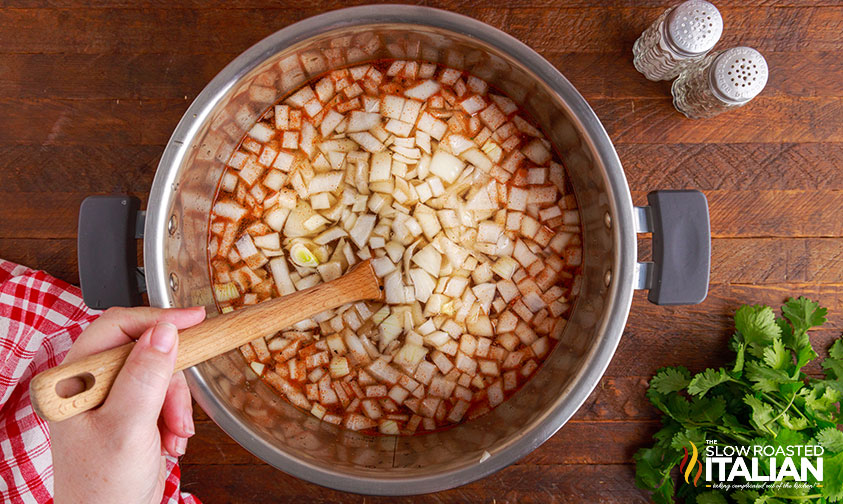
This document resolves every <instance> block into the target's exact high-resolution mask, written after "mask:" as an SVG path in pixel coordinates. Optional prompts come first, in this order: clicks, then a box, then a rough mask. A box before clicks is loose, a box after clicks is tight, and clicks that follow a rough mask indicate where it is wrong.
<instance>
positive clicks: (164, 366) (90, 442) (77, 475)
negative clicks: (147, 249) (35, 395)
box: [50, 307, 205, 504]
mask: <svg viewBox="0 0 843 504" xmlns="http://www.w3.org/2000/svg"><path fill="white" fill-rule="evenodd" d="M204 319H205V309H204V308H202V307H198V308H187V309H170V310H165V309H161V308H112V309H109V310H107V311H106V312H105V313H104V314H103V315H102V316H101V317H100V318H98V319H97V320H95V321H94V322H93V323H91V325H90V326H89V327H88V328H87V329H85V331H84V332H83V333H82V334H81V335H80V336H79V339H78V340H77V341H76V342H75V343H74V344H73V346H72V347H71V349H70V351H69V352H68V354H67V357H65V360H64V362H73V361H76V360H79V359H81V358H83V357H86V356H88V355H91V354H95V353H98V352H101V351H103V350H107V349H109V348H112V347H116V346H119V345H123V344H125V343H128V342H130V341H133V340H135V339H137V343H136V344H135V347H134V348H133V349H132V352H131V353H130V354H129V357H128V358H127V359H126V363H125V364H124V365H123V368H122V369H121V370H120V373H119V374H118V375H117V378H116V379H115V381H114V385H113V386H112V387H111V391H110V392H109V394H108V397H107V398H106V400H105V402H104V403H103V405H102V406H100V407H99V408H97V409H93V410H90V411H86V412H84V413H81V414H79V415H76V416H75V417H72V418H69V419H67V420H63V421H61V422H51V423H50V437H51V439H52V454H53V467H54V481H55V486H54V491H53V496H54V500H55V502H56V504H64V503H82V502H84V503H86V504H94V503H109V504H110V503H114V502H121V503H138V504H158V503H159V502H161V497H162V495H163V493H164V482H165V479H166V459H165V458H164V454H165V453H169V454H170V455H173V456H176V457H177V456H180V455H183V454H184V452H185V448H186V446H187V438H189V437H190V436H192V435H193V433H194V427H193V408H192V406H191V403H190V391H189V390H188V388H187V383H186V382H185V379H184V375H183V374H182V373H181V372H179V373H176V374H173V368H174V367H175V362H176V352H177V350H178V337H177V329H186V328H188V327H191V326H193V325H196V324H198V323H199V322H201V321H202V320H204Z"/></svg>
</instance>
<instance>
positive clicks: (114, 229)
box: [77, 195, 146, 310]
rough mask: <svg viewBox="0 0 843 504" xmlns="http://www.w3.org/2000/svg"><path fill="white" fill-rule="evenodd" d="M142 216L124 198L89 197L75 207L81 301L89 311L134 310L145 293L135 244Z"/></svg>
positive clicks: (130, 200)
mask: <svg viewBox="0 0 843 504" xmlns="http://www.w3.org/2000/svg"><path fill="white" fill-rule="evenodd" d="M145 217H146V212H142V211H141V210H140V200H139V199H137V198H135V197H133V196H128V195H118V196H89V197H88V198H85V200H84V201H82V205H81V206H80V207H79V235H78V241H77V257H78V261H79V284H80V286H81V287H82V299H84V301H85V304H86V305H88V307H90V308H94V309H97V310H104V309H106V308H110V307H112V306H138V305H140V304H142V302H143V300H142V299H141V294H142V293H143V292H144V291H145V290H146V281H145V279H144V276H143V268H139V267H138V255H137V240H139V239H142V238H143V227H144V218H145Z"/></svg>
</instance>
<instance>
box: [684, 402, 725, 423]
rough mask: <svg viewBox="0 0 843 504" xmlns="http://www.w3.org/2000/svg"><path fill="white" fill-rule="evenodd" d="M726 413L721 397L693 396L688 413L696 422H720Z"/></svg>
mask: <svg viewBox="0 0 843 504" xmlns="http://www.w3.org/2000/svg"><path fill="white" fill-rule="evenodd" d="M725 413H726V401H724V400H723V398H721V397H695V398H694V400H693V402H692V403H691V412H690V415H691V417H692V418H694V419H695V420H696V421H697V422H721V421H722V417H723V415H724V414H725Z"/></svg>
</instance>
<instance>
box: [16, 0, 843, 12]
mask: <svg viewBox="0 0 843 504" xmlns="http://www.w3.org/2000/svg"><path fill="white" fill-rule="evenodd" d="M267 3H268V2H266V0H245V1H241V2H237V4H236V5H232V4H231V2H227V1H226V0H181V1H179V2H171V1H167V0H144V1H142V2H130V1H126V0H94V1H91V2H85V1H83V0H14V1H6V2H5V5H7V6H8V7H13V8H26V9H35V8H60V9H69V8H79V7H85V8H88V7H95V8H103V7H108V8H112V9H119V8H127V7H142V8H146V9H149V8H155V9H226V8H231V9H242V8H261V7H266V6H267ZM376 3H379V2H378V1H377V0H375V1H370V0H319V1H317V2H312V3H311V4H310V5H312V6H317V7H320V8H325V9H332V10H333V9H340V8H343V7H351V6H357V5H370V4H376ZM384 3H387V2H384ZM389 3H408V4H418V5H428V6H431V7H437V8H440V9H450V10H454V11H460V12H461V11H465V10H470V9H471V8H472V7H475V6H476V5H477V4H476V2H473V1H471V0H448V1H427V0H420V1H417V2H403V1H402V2H394V1H390V2H389ZM631 4H633V2H630V1H629V0H596V1H592V0H561V1H560V0H508V1H507V3H506V5H507V6H508V7H510V8H524V7H532V8H559V7H565V8H573V7H580V8H582V7H596V6H599V7H601V8H604V9H617V8H621V7H629V6H630V5H631ZM633 5H634V6H637V7H640V8H653V9H664V8H666V7H665V5H666V4H665V3H664V2H663V1H662V0H636V1H635V2H634V4H633ZM838 5H839V3H838V2H835V1H833V0H830V1H829V0H825V1H816V0H787V1H780V0H721V1H718V2H717V7H718V9H720V10H721V11H723V10H728V9H731V8H737V7H744V8H746V7H776V8H788V7H836V6H838ZM273 6H274V7H276V8H282V7H284V4H280V5H278V4H273Z"/></svg>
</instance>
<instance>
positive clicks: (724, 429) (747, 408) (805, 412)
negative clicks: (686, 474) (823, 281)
mask: <svg viewBox="0 0 843 504" xmlns="http://www.w3.org/2000/svg"><path fill="white" fill-rule="evenodd" d="M826 312H827V310H826V309H825V308H820V307H819V305H818V304H817V303H815V302H813V301H811V300H809V299H806V298H804V297H800V298H799V299H793V298H791V299H789V300H788V301H787V303H785V305H784V306H783V307H782V315H783V316H782V317H780V318H777V317H776V315H775V313H774V312H773V310H772V308H770V307H769V306H761V305H758V306H749V305H745V306H742V307H741V308H740V309H738V311H737V313H735V329H736V331H735V334H734V336H732V338H731V340H730V347H731V349H732V350H733V351H734V352H735V354H736V356H735V360H734V362H733V363H732V364H731V365H730V366H728V367H725V368H720V369H706V370H705V371H703V372H702V373H698V374H696V375H693V376H692V375H691V373H690V372H689V371H688V370H687V369H686V368H684V367H668V368H663V369H660V370H659V371H658V372H657V374H656V375H655V376H654V377H653V378H652V380H650V386H649V389H648V390H647V397H648V398H649V400H650V402H652V403H653V405H654V406H656V407H657V408H658V409H660V410H661V411H662V412H663V413H664V415H663V417H662V424H663V427H662V429H661V430H660V431H658V432H657V433H656V434H655V435H654V438H655V440H656V443H655V444H654V445H653V446H652V447H650V448H643V449H641V450H639V451H638V452H637V453H636V454H635V461H636V474H635V481H636V484H637V485H638V486H639V487H640V488H644V489H647V490H650V491H652V492H653V499H654V500H655V502H657V503H671V502H674V494H676V495H678V496H679V497H682V498H683V499H684V501H685V502H686V503H689V504H690V503H694V502H696V503H699V504H726V503H727V502H736V503H738V504H752V503H754V504H762V503H764V504H786V503H792V502H799V503H826V502H837V501H840V500H841V499H843V432H841V431H839V430H838V429H837V427H838V425H839V424H840V422H841V413H840V411H839V409H838V402H839V401H840V400H841V398H843V339H838V340H837V341H835V342H834V344H833V345H832V346H831V347H830V348H829V352H828V353H829V357H828V358H827V359H825V360H824V361H823V363H822V367H823V369H824V375H825V377H824V378H823V379H816V378H810V377H808V376H807V375H806V374H805V373H804V372H803V371H802V369H803V368H804V367H805V366H806V365H807V364H808V363H810V362H811V361H812V360H814V359H816V358H817V357H818V356H817V353H816V352H815V351H814V349H813V347H812V346H811V341H810V338H809V337H808V331H809V330H810V329H812V328H814V327H819V326H821V325H822V324H823V323H825V321H826V319H825V315H826ZM707 440H715V441H717V443H718V444H721V445H748V446H754V445H761V446H767V445H769V446H772V447H787V446H796V445H806V444H810V445H817V444H818V445H820V446H822V447H823V448H824V449H825V454H824V459H823V464H824V474H823V481H822V483H820V484H819V485H817V483H818V482H817V481H816V480H814V479H809V482H808V483H809V484H808V485H803V486H804V487H805V488H774V487H771V488H766V489H762V490H748V489H747V490H732V491H729V492H722V491H720V490H711V489H708V488H706V487H705V485H704V484H700V485H699V486H695V485H693V484H687V483H685V481H684V479H683V481H681V483H680V484H679V490H678V492H676V489H675V486H676V485H675V483H674V479H673V477H672V476H671V470H672V469H673V467H675V466H677V465H679V464H680V462H681V461H682V459H683V457H684V456H685V451H684V449H683V448H685V447H689V446H690V443H689V442H693V443H694V444H695V445H696V446H697V447H698V448H699V450H700V451H701V452H702V451H704V449H705V448H704V447H705V445H706V441H707ZM700 457H701V459H702V453H701V454H700ZM773 458H775V456H774V457H766V458H765V457H762V460H761V461H760V462H761V464H760V467H761V471H762V472H763V473H764V474H769V470H770V463H771V462H772V460H771V459H773ZM798 460H799V458H798V457H794V462H797V461H798ZM783 461H784V457H782V456H779V459H778V460H777V461H776V466H777V467H781V464H782V463H783ZM797 468H799V467H798V464H797ZM791 479H792V478H791ZM700 483H703V480H702V479H701V480H700ZM734 483H741V482H740V481H735V482H734Z"/></svg>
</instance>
